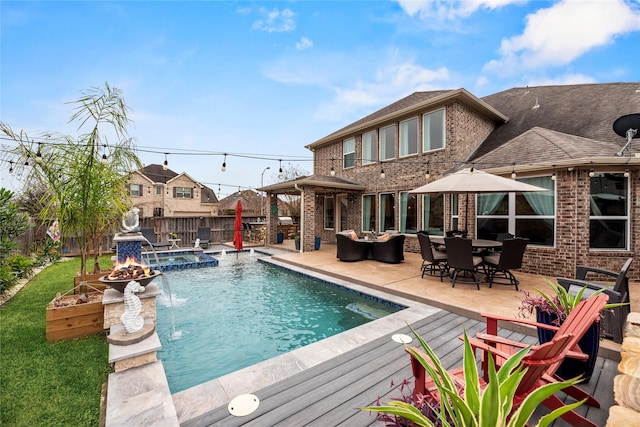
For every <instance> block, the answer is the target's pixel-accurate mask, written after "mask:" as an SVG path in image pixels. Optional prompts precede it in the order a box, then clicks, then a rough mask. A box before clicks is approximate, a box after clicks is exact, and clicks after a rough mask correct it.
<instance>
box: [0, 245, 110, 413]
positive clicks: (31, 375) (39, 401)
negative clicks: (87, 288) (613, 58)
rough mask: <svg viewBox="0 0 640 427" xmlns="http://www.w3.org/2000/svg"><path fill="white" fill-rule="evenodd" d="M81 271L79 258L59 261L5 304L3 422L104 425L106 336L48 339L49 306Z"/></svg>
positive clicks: (0, 349)
mask: <svg viewBox="0 0 640 427" xmlns="http://www.w3.org/2000/svg"><path fill="white" fill-rule="evenodd" d="M104 259H105V260H108V257H105V258H104ZM106 262H108V261H106ZM106 262H104V263H103V264H106ZM79 269H80V260H79V259H72V260H70V261H59V262H58V263H56V264H54V265H52V266H50V267H48V268H46V269H45V270H43V271H42V272H41V273H39V274H38V275H37V276H36V277H35V278H34V279H33V280H32V281H31V282H30V283H29V284H28V285H27V286H25V287H24V288H23V289H22V290H21V291H20V292H18V293H17V294H16V295H15V296H14V297H13V298H12V299H11V300H10V301H8V302H7V303H6V304H5V305H4V306H3V307H2V308H0V425H2V426H44V425H46V426H97V425H99V422H100V395H101V390H102V385H103V384H104V383H105V382H106V381H107V376H108V374H109V372H110V370H111V368H110V365H109V362H108V344H107V341H106V337H105V335H104V334H98V335H93V336H90V337H85V338H80V339H74V340H65V341H58V342H54V343H49V342H47V341H46V340H45V309H46V307H47V304H48V303H49V302H50V301H51V300H52V299H53V298H54V297H55V295H56V293H57V292H60V293H63V294H64V293H65V292H67V291H68V290H69V289H71V288H72V287H73V277H74V275H75V273H76V272H77V271H79Z"/></svg>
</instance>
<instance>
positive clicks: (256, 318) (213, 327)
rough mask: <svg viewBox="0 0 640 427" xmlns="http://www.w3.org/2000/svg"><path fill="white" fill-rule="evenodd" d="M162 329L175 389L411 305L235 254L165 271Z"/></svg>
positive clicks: (160, 302)
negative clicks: (216, 263)
mask: <svg viewBox="0 0 640 427" xmlns="http://www.w3.org/2000/svg"><path fill="white" fill-rule="evenodd" d="M165 276H166V278H167V279H168V283H169V286H170V288H171V292H172V298H171V300H172V302H173V316H174V317H173V318H174V322H175V330H174V326H172V321H171V309H170V301H169V296H168V295H167V294H166V290H163V295H162V297H160V298H159V299H158V305H157V317H158V318H157V329H158V335H159V336H160V341H161V343H162V349H161V350H160V351H159V352H158V358H159V359H161V360H162V362H163V364H164V368H165V371H166V374H167V380H168V382H169V388H170V389H171V392H172V393H177V392H179V391H182V390H185V389H187V388H190V387H193V386H195V385H198V384H201V383H203V382H206V381H209V380H212V379H214V378H218V377H220V376H222V375H225V374H228V373H231V372H234V371H236V370H238V369H242V368H244V367H247V366H251V365H254V364H256V363H258V362H261V361H264V360H267V359H270V358H272V357H275V356H277V355H279V354H282V353H286V352H288V351H291V350H294V349H296V348H299V347H302V346H305V345H307V344H311V343H313V342H316V341H319V340H322V339H324V338H327V337H330V336H332V335H335V334H338V333H340V332H343V331H346V330H348V329H351V328H354V327H356V326H359V325H362V324H364V323H367V322H369V321H371V320H373V319H376V318H379V317H383V316H386V315H388V314H391V313H395V312H397V311H399V310H401V309H402V308H404V307H400V306H397V305H393V304H391V303H384V302H379V301H378V300H376V299H375V298H372V297H368V296H366V295H363V294H360V293H356V292H353V291H350V290H348V289H346V288H343V287H339V286H336V285H332V284H328V283H327V282H323V281H321V280H318V279H314V278H312V277H309V276H305V275H301V274H298V273H295V272H291V271H289V270H285V269H282V268H279V267H276V266H273V265H269V264H267V263H263V262H259V261H258V259H257V257H251V256H248V255H246V254H241V255H240V256H239V257H238V258H236V256H235V254H231V255H227V256H226V257H223V258H220V264H219V266H218V267H211V268H200V269H195V270H182V271H179V272H178V271H175V272H168V273H165Z"/></svg>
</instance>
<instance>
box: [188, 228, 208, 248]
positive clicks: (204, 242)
mask: <svg viewBox="0 0 640 427" xmlns="http://www.w3.org/2000/svg"><path fill="white" fill-rule="evenodd" d="M197 238H198V239H200V247H201V248H204V249H206V248H208V247H209V243H211V227H198V236H197ZM191 243H192V244H195V243H196V241H195V240H194V241H193V242H191Z"/></svg>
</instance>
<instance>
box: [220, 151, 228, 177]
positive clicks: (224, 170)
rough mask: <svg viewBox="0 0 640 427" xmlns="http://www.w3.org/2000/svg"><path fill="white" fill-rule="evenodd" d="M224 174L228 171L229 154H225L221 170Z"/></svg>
mask: <svg viewBox="0 0 640 427" xmlns="http://www.w3.org/2000/svg"><path fill="white" fill-rule="evenodd" d="M220 170H221V171H222V172H226V170H227V153H224V160H223V161H222V167H221V168H220Z"/></svg>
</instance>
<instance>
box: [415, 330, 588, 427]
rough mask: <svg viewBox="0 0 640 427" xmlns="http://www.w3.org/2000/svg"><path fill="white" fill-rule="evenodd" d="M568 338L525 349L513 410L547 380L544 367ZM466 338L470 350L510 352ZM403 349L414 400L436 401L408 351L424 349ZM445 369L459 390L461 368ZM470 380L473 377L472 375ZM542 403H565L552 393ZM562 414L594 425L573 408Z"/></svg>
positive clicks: (563, 351)
mask: <svg viewBox="0 0 640 427" xmlns="http://www.w3.org/2000/svg"><path fill="white" fill-rule="evenodd" d="M572 340H573V336H572V335H570V334H562V335H561V334H557V335H556V336H555V337H554V338H553V339H552V340H551V341H549V342H547V343H544V344H541V345H538V346H534V347H532V348H531V349H530V351H529V353H528V354H527V355H526V356H525V357H524V358H523V359H522V361H521V362H520V364H521V366H522V367H523V368H525V369H526V371H525V372H524V374H523V377H522V379H521V381H520V384H519V385H518V388H517V389H516V391H515V394H514V396H513V405H512V410H513V411H515V410H516V409H517V408H518V407H519V406H520V404H521V403H522V402H523V401H524V399H526V398H527V396H528V395H529V394H531V393H533V392H534V391H535V390H537V389H538V388H540V387H542V386H543V385H545V384H547V381H545V380H544V376H545V374H546V372H547V370H548V369H549V368H550V367H551V366H552V365H554V364H557V363H560V362H562V361H563V360H564V359H565V357H566V355H567V353H568V351H569V348H570V345H571V342H572ZM469 342H470V343H471V345H472V347H473V348H474V350H475V349H477V348H480V349H482V350H483V351H484V353H485V354H486V353H489V352H490V353H491V354H492V355H494V358H499V359H506V358H508V357H509V356H510V354H506V353H503V352H501V351H500V350H499V349H496V348H494V347H491V346H488V345H486V344H484V343H482V342H478V341H477V340H474V339H473V338H470V339H469ZM407 352H408V353H409V355H410V357H411V368H412V371H413V377H414V389H413V398H414V401H419V400H420V399H421V398H422V396H424V400H426V401H427V402H429V403H431V404H433V403H437V402H439V401H440V394H439V392H438V388H437V387H436V385H435V382H434V381H433V379H431V378H427V376H426V374H427V373H426V369H425V368H424V366H423V365H422V364H421V363H420V361H419V360H418V359H417V358H416V357H415V356H414V354H412V352H415V353H417V354H418V355H419V356H421V357H423V358H425V359H427V356H426V355H424V353H423V352H422V351H421V350H420V349H418V348H416V347H410V350H409V349H407ZM427 360H428V359H427ZM447 372H448V373H449V374H451V375H452V376H453V378H454V381H456V383H457V385H458V388H459V389H460V392H461V393H462V392H464V389H463V384H464V383H465V380H464V368H463V367H459V368H455V369H452V370H449V371H447ZM473 380H474V381H476V379H475V378H474V379H473ZM478 380H479V383H480V387H481V389H484V388H485V387H486V386H487V381H488V380H487V379H486V378H485V379H482V378H479V379H478ZM542 405H544V406H545V407H547V408H549V409H551V410H554V409H557V408H560V407H563V406H565V405H564V403H563V401H562V400H560V399H559V398H558V397H557V396H555V395H552V396H551V397H549V398H547V399H545V400H544V401H543V402H542ZM562 418H563V419H564V420H565V421H568V422H569V423H571V424H573V425H581V426H593V427H597V425H596V424H594V423H592V422H591V421H589V420H587V419H586V418H584V417H583V416H582V415H579V414H578V413H576V412H574V411H568V412H566V413H565V414H563V415H562Z"/></svg>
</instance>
